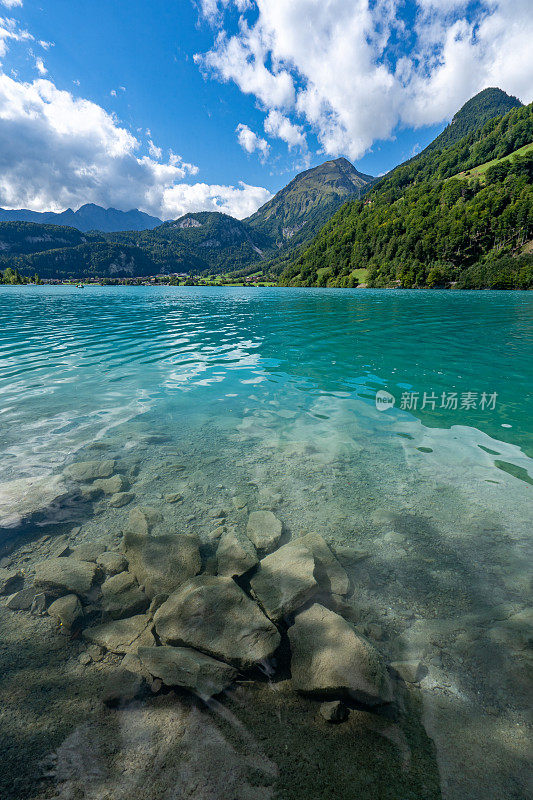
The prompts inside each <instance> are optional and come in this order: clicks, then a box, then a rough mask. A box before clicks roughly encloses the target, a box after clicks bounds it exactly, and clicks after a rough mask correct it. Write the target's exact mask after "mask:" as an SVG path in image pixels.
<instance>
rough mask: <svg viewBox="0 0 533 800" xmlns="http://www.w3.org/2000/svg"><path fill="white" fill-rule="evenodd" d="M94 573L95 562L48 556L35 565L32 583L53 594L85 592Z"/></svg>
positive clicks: (78, 593)
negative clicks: (45, 559)
mask: <svg viewBox="0 0 533 800" xmlns="http://www.w3.org/2000/svg"><path fill="white" fill-rule="evenodd" d="M95 574H96V564H93V563H90V562H89V561H78V560H77V559H75V558H49V559H48V560H47V561H41V562H40V563H39V564H36V565H35V578H34V584H35V586H37V587H38V588H39V589H46V591H49V592H51V593H53V594H59V595H61V594H77V595H83V594H87V592H88V591H89V589H90V588H91V586H92V583H93V580H94V576H95Z"/></svg>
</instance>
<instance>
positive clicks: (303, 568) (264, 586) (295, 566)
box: [250, 539, 319, 620]
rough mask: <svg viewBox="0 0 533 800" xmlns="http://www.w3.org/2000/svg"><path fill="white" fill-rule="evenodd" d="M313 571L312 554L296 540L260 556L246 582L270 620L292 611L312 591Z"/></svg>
mask: <svg viewBox="0 0 533 800" xmlns="http://www.w3.org/2000/svg"><path fill="white" fill-rule="evenodd" d="M314 570H315V559H314V556H313V553H312V552H311V550H310V549H309V547H307V546H306V545H305V544H303V543H302V542H301V540H300V539H296V540H295V541H293V542H289V543H288V544H286V545H284V546H283V547H280V549H279V550H276V552H275V553H271V554H270V555H269V556H266V558H263V560H262V561H261V563H260V566H259V570H258V572H257V574H256V575H254V577H253V578H252V580H251V581H250V585H251V587H252V591H253V593H254V595H255V597H256V598H257V600H258V601H259V602H260V604H261V606H262V607H263V608H264V610H265V612H266V613H267V614H268V616H269V617H270V619H274V620H279V619H281V618H282V617H284V616H286V615H288V614H292V613H294V611H297V610H298V609H299V608H301V607H302V606H303V605H304V603H306V602H307V601H308V600H309V598H310V597H312V596H313V594H315V592H316V591H317V590H318V588H319V587H318V583H317V582H316V580H315V578H314Z"/></svg>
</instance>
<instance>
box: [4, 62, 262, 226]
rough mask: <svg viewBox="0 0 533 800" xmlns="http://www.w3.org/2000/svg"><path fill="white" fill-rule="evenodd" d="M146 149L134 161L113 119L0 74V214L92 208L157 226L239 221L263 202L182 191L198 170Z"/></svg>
mask: <svg viewBox="0 0 533 800" xmlns="http://www.w3.org/2000/svg"><path fill="white" fill-rule="evenodd" d="M149 146H150V145H149V144H148V147H149ZM154 148H155V146H153V147H152V152H151V153H150V152H148V154H146V155H142V150H143V143H142V142H141V141H139V140H138V139H137V138H136V137H135V136H134V135H133V134H132V133H131V132H130V131H129V130H127V129H126V128H125V127H123V126H122V125H121V124H120V123H119V122H118V121H117V119H116V118H115V117H114V116H113V115H111V114H109V113H107V112H106V111H105V109H103V108H102V107H101V106H99V105H97V104H96V103H93V102H90V101H89V100H86V99H83V98H78V97H75V96H74V95H72V94H71V93H70V92H67V91H64V90H60V89H58V88H57V87H56V86H55V85H54V83H53V82H52V81H50V80H45V79H38V80H35V81H33V82H29V83H25V82H22V81H19V80H16V79H15V78H13V77H10V76H8V75H6V74H3V73H1V72H0V206H2V207H7V208H21V207H23V208H31V209H34V210H36V211H43V210H52V211H59V210H63V209H65V208H67V207H68V206H71V207H74V208H77V207H78V206H80V205H82V204H83V203H86V202H93V203H97V204H99V205H103V206H115V207H117V208H121V209H129V208H132V207H138V208H140V209H142V210H143V211H147V212H148V213H152V214H155V215H157V216H160V217H162V218H164V219H170V218H173V217H175V216H179V215H181V214H184V213H186V212H187V211H193V210H195V211H200V210H217V211H224V212H225V213H228V214H232V215H234V216H238V217H243V216H247V215H248V214H250V213H252V212H253V211H255V210H256V209H257V208H258V207H259V206H260V205H262V204H263V203H264V202H266V201H267V200H268V199H269V198H270V196H271V195H270V192H268V191H267V190H266V189H263V188H262V187H256V186H248V185H247V184H244V183H241V184H239V185H238V186H219V185H215V186H210V185H208V184H206V183H187V182H185V180H184V179H185V178H187V177H189V176H191V175H194V174H196V173H197V172H198V168H197V167H196V166H195V165H192V164H188V163H187V162H185V161H183V159H182V158H181V157H180V156H177V155H175V154H174V153H172V152H171V153H170V155H169V157H168V160H167V161H166V162H161V161H159V160H156V159H155V158H154V156H156V155H157V156H158V158H159V148H155V149H154ZM156 150H157V152H156ZM161 157H162V153H161Z"/></svg>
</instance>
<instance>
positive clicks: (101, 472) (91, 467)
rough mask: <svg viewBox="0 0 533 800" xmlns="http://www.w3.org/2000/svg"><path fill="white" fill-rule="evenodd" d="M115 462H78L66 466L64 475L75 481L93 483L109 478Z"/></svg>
mask: <svg viewBox="0 0 533 800" xmlns="http://www.w3.org/2000/svg"><path fill="white" fill-rule="evenodd" d="M115 466H116V461H114V460H107V461H78V462H77V463H76V464H71V465H70V466H68V467H67V468H66V469H65V471H64V474H65V475H66V476H67V477H68V478H73V480H75V481H94V480H96V479H97V478H109V477H110V476H111V475H112V474H113V473H114V471H115Z"/></svg>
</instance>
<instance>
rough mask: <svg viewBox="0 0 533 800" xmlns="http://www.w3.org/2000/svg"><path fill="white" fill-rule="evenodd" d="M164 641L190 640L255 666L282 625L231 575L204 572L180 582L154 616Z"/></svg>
mask: <svg viewBox="0 0 533 800" xmlns="http://www.w3.org/2000/svg"><path fill="white" fill-rule="evenodd" d="M154 623H155V628H156V631H157V633H158V635H159V637H160V639H161V641H162V642H163V643H165V644H175V645H186V646H189V647H193V648H195V649H197V650H201V651H203V652H204V653H208V654H209V655H211V656H213V657H214V658H220V659H222V660H223V661H228V662H229V663H230V664H234V665H235V666H237V667H251V666H253V665H255V664H259V663H260V662H262V661H265V660H266V659H268V658H270V657H271V656H272V654H273V653H274V651H275V650H276V649H277V647H278V646H279V644H280V641H281V637H280V635H279V633H278V630H277V628H276V627H275V626H274V625H273V624H272V622H271V621H270V620H269V619H267V617H266V616H265V615H264V614H263V612H262V611H261V610H260V609H259V607H258V606H256V604H255V603H254V602H253V601H252V600H250V598H249V597H248V596H247V595H246V594H245V593H244V592H243V591H242V589H240V588H239V587H238V586H237V584H236V583H235V582H234V581H233V580H232V579H231V578H224V577H220V576H219V577H213V576H208V575H200V576H198V577H196V578H193V579H192V580H190V581H188V582H187V583H186V584H184V585H183V586H181V587H180V588H179V589H178V590H177V591H176V592H174V594H172V595H170V597H169V598H168V600H167V601H166V602H165V603H163V605H162V606H161V608H159V609H158V611H157V612H156V614H155V616H154Z"/></svg>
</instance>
